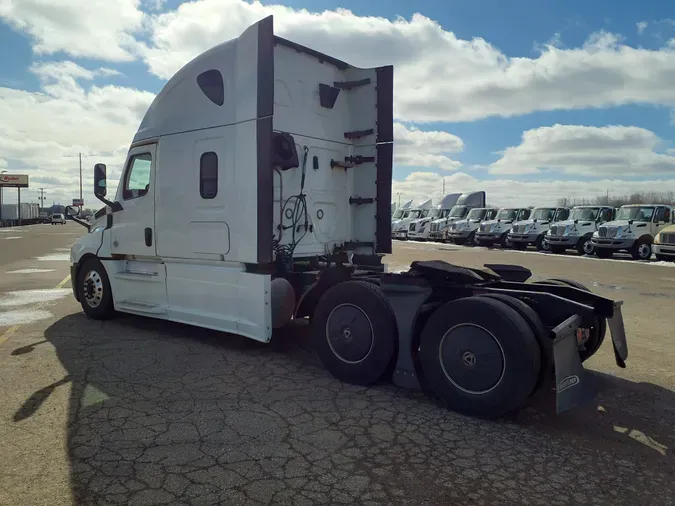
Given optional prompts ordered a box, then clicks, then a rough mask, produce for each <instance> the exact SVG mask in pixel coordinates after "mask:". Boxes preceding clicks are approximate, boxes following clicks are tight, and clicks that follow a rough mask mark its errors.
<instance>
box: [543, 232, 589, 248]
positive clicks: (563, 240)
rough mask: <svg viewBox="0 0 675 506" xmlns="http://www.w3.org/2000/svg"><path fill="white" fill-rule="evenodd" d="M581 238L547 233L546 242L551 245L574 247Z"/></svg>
mask: <svg viewBox="0 0 675 506" xmlns="http://www.w3.org/2000/svg"><path fill="white" fill-rule="evenodd" d="M579 239H581V236H579V235H575V236H569V235H567V236H559V235H549V236H548V243H549V244H550V245H551V246H564V247H565V248H574V247H575V246H576V245H577V243H578V242H579Z"/></svg>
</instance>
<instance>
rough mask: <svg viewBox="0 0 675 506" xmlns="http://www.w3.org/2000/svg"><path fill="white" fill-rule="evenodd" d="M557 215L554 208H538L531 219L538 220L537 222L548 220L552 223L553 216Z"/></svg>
mask: <svg viewBox="0 0 675 506" xmlns="http://www.w3.org/2000/svg"><path fill="white" fill-rule="evenodd" d="M554 214H555V208H554V207H538V208H536V209H535V210H534V211H533V212H532V216H530V218H532V219H533V220H534V219H537V220H548V221H551V220H552V219H553V215H554Z"/></svg>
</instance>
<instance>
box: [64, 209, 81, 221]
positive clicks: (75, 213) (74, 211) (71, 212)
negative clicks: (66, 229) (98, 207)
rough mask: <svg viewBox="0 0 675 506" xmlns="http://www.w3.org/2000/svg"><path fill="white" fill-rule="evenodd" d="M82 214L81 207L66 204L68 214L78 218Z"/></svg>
mask: <svg viewBox="0 0 675 506" xmlns="http://www.w3.org/2000/svg"><path fill="white" fill-rule="evenodd" d="M79 215H80V209H79V208H77V207H73V206H66V216H68V217H69V218H76V217H78V216H79Z"/></svg>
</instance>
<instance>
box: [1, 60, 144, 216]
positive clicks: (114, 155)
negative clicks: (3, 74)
mask: <svg viewBox="0 0 675 506" xmlns="http://www.w3.org/2000/svg"><path fill="white" fill-rule="evenodd" d="M31 70H32V71H33V72H34V73H35V74H36V75H37V76H38V77H39V78H40V80H41V82H42V91H41V92H35V93H33V92H27V91H22V90H16V89H11V88H2V87H0V153H2V156H3V158H4V159H6V160H7V162H8V163H7V167H8V168H9V169H10V170H11V171H12V172H18V173H25V174H28V175H29V176H30V181H31V189H29V190H24V191H23V192H22V199H30V200H32V201H37V191H36V190H35V189H34V188H37V187H45V188H47V192H46V197H47V199H46V202H48V203H50V204H51V202H52V201H60V202H62V203H64V202H69V201H70V199H71V198H72V197H74V196H78V195H79V171H78V158H77V156H78V153H82V154H83V173H84V189H85V191H86V193H85V203H86V204H87V205H92V206H97V205H98V204H97V203H96V202H94V200H93V199H94V197H93V194H92V192H91V181H92V180H91V175H92V167H93V164H94V163H96V162H99V161H100V162H103V163H106V164H108V165H109V167H110V170H109V173H110V175H111V185H112V184H114V179H115V178H117V177H119V169H120V166H121V164H122V163H123V162H124V156H125V154H126V150H127V149H128V146H129V142H130V141H131V139H132V137H133V134H134V132H135V131H136V129H137V128H138V124H139V123H140V120H141V117H142V115H143V114H144V112H145V110H146V109H147V107H148V106H149V105H150V102H151V101H152V99H153V98H154V95H153V94H152V93H148V92H144V91H139V90H136V89H132V88H123V87H118V86H101V87H99V86H90V87H89V88H88V89H85V88H84V87H83V86H82V84H81V83H80V81H86V80H91V79H93V77H94V76H96V75H98V74H100V73H101V69H97V70H88V69H85V68H83V67H80V66H78V65H76V64H74V63H72V62H54V63H47V64H36V65H34V66H33V67H32V69H31ZM103 72H104V73H105V71H103ZM0 165H2V164H1V163H0ZM14 193H15V192H10V191H8V192H5V197H6V202H11V201H14V199H15V196H14V195H13V194H14Z"/></svg>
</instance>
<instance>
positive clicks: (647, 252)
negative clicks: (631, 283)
mask: <svg viewBox="0 0 675 506" xmlns="http://www.w3.org/2000/svg"><path fill="white" fill-rule="evenodd" d="M651 253H652V252H651V248H650V247H649V244H640V246H638V256H639V257H640V259H641V260H647V259H649V257H650V256H652V255H651Z"/></svg>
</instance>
